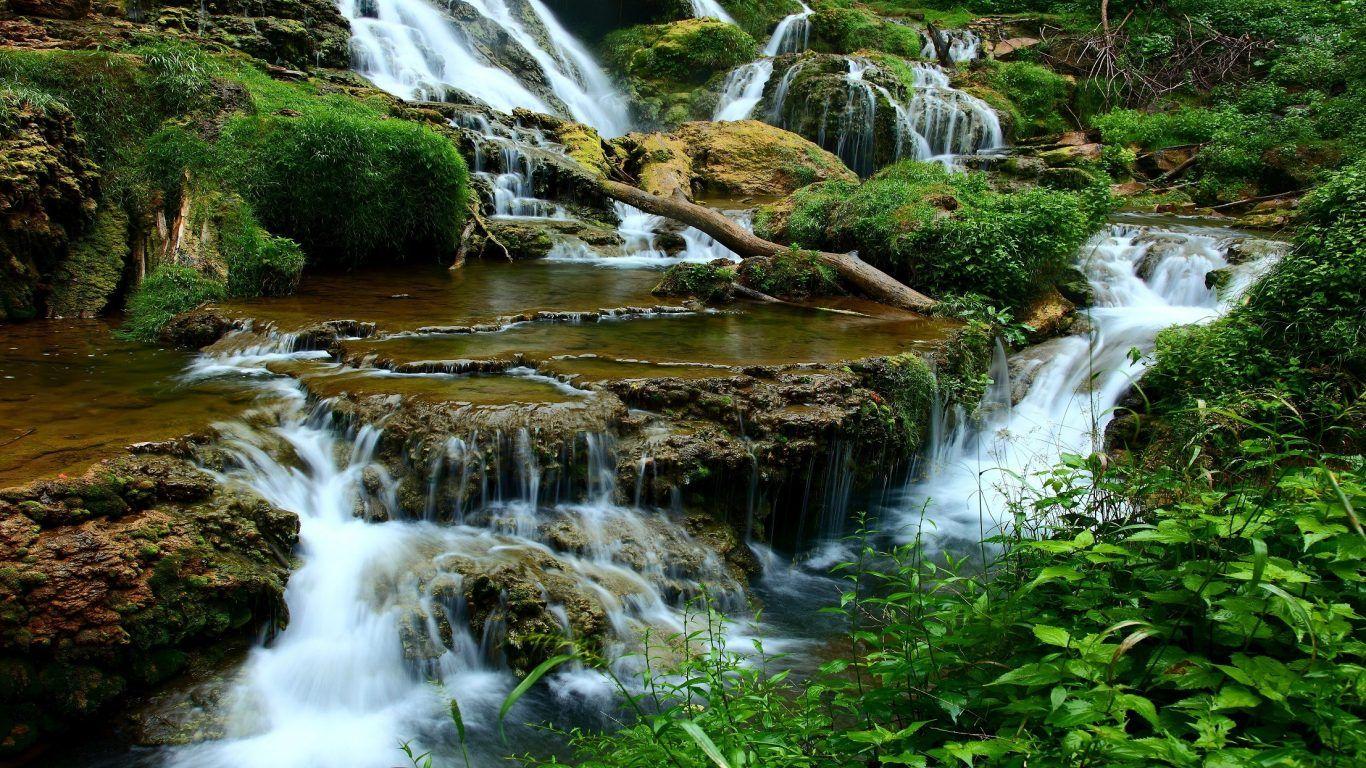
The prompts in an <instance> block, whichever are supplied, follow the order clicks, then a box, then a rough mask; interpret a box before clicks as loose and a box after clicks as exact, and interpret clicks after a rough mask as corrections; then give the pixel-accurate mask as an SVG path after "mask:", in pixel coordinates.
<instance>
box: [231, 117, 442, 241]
mask: <svg viewBox="0 0 1366 768" xmlns="http://www.w3.org/2000/svg"><path fill="white" fill-rule="evenodd" d="M219 151H220V152H221V153H222V154H221V157H222V158H223V163H224V172H225V173H226V174H227V176H228V178H229V179H230V180H231V181H234V182H235V186H237V187H238V188H240V189H241V190H242V192H243V195H244V196H245V197H246V198H247V200H248V201H249V202H250V203H251V204H252V208H253V209H254V210H255V211H256V214H257V215H258V216H259V217H260V218H261V220H262V222H263V223H264V224H265V225H266V226H267V228H269V229H270V230H271V231H272V232H276V233H279V234H282V235H285V236H287V237H290V238H292V239H294V240H295V241H297V242H298V243H299V244H300V245H302V246H303V248H304V250H305V251H306V252H307V253H308V255H309V258H310V260H312V261H313V262H315V263H341V264H356V263H360V262H363V261H368V260H375V259H382V258H398V259H402V258H405V257H407V256H411V255H422V256H424V257H432V256H436V255H438V254H442V253H448V252H451V251H453V250H454V248H455V246H456V242H457V240H458V238H459V235H460V231H461V227H462V224H463V222H464V218H465V215H466V213H467V210H468V194H469V174H468V172H467V170H466V167H465V162H464V160H463V159H461V157H460V154H459V152H457V151H456V149H455V147H454V146H453V145H452V143H451V142H450V141H449V140H447V139H446V138H445V137H443V136H441V135H439V134H437V133H435V132H434V131H432V130H431V129H429V128H426V127H424V126H421V125H417V124H414V123H409V122H405V121H402V120H384V119H380V118H378V117H372V116H367V115H361V114H354V113H348V112H344V111H341V110H334V109H330V108H328V107H326V106H323V105H319V107H318V108H316V109H314V110H312V111H310V112H307V113H305V114H304V115H303V116H301V117H283V116H269V117H264V118H257V117H248V116H242V117H236V118H233V119H232V120H230V121H229V122H228V124H227V125H226V126H225V127H224V129H223V133H222V137H221V139H220V147H219Z"/></svg>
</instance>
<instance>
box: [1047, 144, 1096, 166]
mask: <svg viewBox="0 0 1366 768" xmlns="http://www.w3.org/2000/svg"><path fill="white" fill-rule="evenodd" d="M1101 149H1102V148H1101V145H1099V144H1096V143H1087V144H1070V145H1065V146H1062V147H1059V148H1057V149H1050V150H1048V151H1047V152H1044V153H1042V154H1041V155H1039V157H1040V158H1042V159H1043V161H1044V162H1045V163H1047V164H1048V165H1049V167H1052V168H1061V167H1066V166H1073V165H1077V164H1078V163H1099V162H1100V156H1101Z"/></svg>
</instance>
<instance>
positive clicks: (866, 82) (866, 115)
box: [768, 56, 1005, 178]
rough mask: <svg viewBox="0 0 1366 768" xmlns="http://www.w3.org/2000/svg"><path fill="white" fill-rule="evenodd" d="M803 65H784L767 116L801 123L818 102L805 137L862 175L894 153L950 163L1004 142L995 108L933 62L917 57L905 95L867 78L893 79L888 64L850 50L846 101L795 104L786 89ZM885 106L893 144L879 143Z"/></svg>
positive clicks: (783, 124) (789, 125) (782, 123)
mask: <svg viewBox="0 0 1366 768" xmlns="http://www.w3.org/2000/svg"><path fill="white" fill-rule="evenodd" d="M804 70H805V62H802V61H798V62H796V63H795V64H793V65H792V66H791V67H790V68H789V69H788V71H787V72H786V73H784V75H783V78H782V79H781V80H780V81H779V82H778V86H777V87H776V88H775V90H774V93H773V106H772V109H771V111H770V112H769V115H768V121H769V122H771V123H773V124H775V125H777V126H779V127H780V128H786V129H788V130H794V129H797V128H800V127H801V126H800V125H798V124H797V123H799V122H800V121H801V118H802V117H803V116H804V115H807V114H809V112H808V110H811V109H819V110H820V113H819V114H820V119H819V121H818V123H817V126H816V135H815V136H808V138H811V139H812V140H813V141H815V142H816V143H817V144H820V145H821V146H822V147H825V148H826V149H828V150H830V151H831V152H834V153H835V154H836V155H839V157H840V159H841V160H843V161H844V163H845V165H847V166H849V168H850V169H851V170H853V171H854V172H855V173H858V174H859V175H860V176H863V177H865V178H866V177H868V176H871V175H872V174H873V172H874V171H876V170H877V169H878V168H879V167H880V166H881V165H883V164H885V163H886V162H889V161H891V162H894V161H896V160H902V159H913V160H931V161H938V162H943V163H945V164H948V165H952V164H953V162H954V159H955V158H956V157H957V156H960V155H972V154H979V153H983V152H990V151H992V150H995V149H999V148H1001V147H1003V146H1005V134H1004V132H1003V131H1002V129H1001V121H1000V118H999V117H998V116H997V114H996V112H995V111H994V110H992V109H991V107H990V106H988V105H987V103H986V102H984V101H982V100H981V99H978V98H977V97H975V96H972V95H971V94H968V93H965V92H963V91H960V90H958V89H956V88H954V87H953V86H952V85H951V84H950V82H949V76H948V73H946V72H944V70H942V69H940V68H939V67H938V66H936V65H933V64H927V63H916V64H914V65H912V67H911V74H912V81H911V82H910V83H905V84H904V85H905V90H906V93H907V96H906V97H904V98H903V97H899V96H898V95H897V94H896V93H893V92H892V90H891V89H889V88H888V87H886V86H884V85H881V84H879V82H877V81H876V80H874V79H870V76H874V77H876V79H877V80H881V81H887V80H890V79H892V78H891V76H890V75H889V74H888V73H887V72H885V71H883V70H882V69H881V68H879V67H878V66H877V65H876V64H874V63H873V62H872V61H870V60H868V59H865V58H862V57H857V56H855V57H849V58H848V59H847V61H846V71H845V73H844V76H843V81H844V82H843V85H844V98H845V102H844V104H843V105H837V104H835V103H833V101H831V100H827V101H826V102H825V103H824V104H819V105H817V104H802V105H797V106H795V108H792V109H790V108H789V106H790V105H789V104H788V92H789V89H790V88H791V85H792V83H793V82H794V81H795V79H796V78H797V77H799V76H800V75H801V74H802V72H803V71H804ZM883 105H885V107H884V106H883ZM883 108H885V109H889V110H890V111H891V117H890V119H891V124H892V127H893V135H892V140H893V146H890V147H888V146H885V145H884V144H883V143H882V141H881V137H880V136H879V133H878V120H879V111H880V109H883Z"/></svg>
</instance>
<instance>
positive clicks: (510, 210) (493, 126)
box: [454, 112, 569, 219]
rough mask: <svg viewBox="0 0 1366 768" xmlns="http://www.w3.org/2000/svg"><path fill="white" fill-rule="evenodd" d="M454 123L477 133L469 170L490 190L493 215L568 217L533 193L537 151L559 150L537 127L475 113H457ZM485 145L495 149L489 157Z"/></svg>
mask: <svg viewBox="0 0 1366 768" xmlns="http://www.w3.org/2000/svg"><path fill="white" fill-rule="evenodd" d="M454 124H455V125H457V126H459V127H461V128H466V129H468V130H470V131H472V132H473V133H475V134H476V135H478V136H479V138H480V140H476V141H475V142H474V158H473V162H472V163H471V165H472V166H473V167H472V168H471V171H472V172H473V173H474V175H475V177H476V178H479V179H482V180H483V181H484V182H485V183H486V184H487V185H488V188H489V189H490V190H491V197H492V199H491V200H490V204H491V207H492V212H493V215H494V216H502V217H519V218H550V219H567V218H569V214H568V213H566V212H565V210H564V208H562V207H561V206H559V205H556V204H555V203H552V202H550V201H549V200H544V199H541V198H538V197H537V196H536V173H537V171H539V170H540V169H541V166H542V161H541V160H540V159H539V158H538V157H537V153H538V151H539V152H558V151H560V149H559V147H557V146H555V145H553V144H551V143H550V142H549V141H547V140H546V138H545V135H544V133H543V132H542V131H541V130H539V129H536V128H525V127H522V126H509V125H506V124H504V123H494V122H492V121H490V120H489V119H488V118H486V117H484V116H483V115H480V114H478V113H474V112H469V113H463V114H461V115H458V116H457V117H456V118H455V120H454ZM486 145H492V146H493V147H494V148H496V150H497V151H496V152H495V153H493V156H492V157H490V156H489V152H488V150H487V149H486Z"/></svg>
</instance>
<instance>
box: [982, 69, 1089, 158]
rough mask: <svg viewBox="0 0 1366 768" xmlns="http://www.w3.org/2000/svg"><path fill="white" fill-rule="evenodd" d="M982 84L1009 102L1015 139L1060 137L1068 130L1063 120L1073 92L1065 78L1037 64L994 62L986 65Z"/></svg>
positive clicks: (1066, 123)
mask: <svg viewBox="0 0 1366 768" xmlns="http://www.w3.org/2000/svg"><path fill="white" fill-rule="evenodd" d="M985 80H986V84H987V86H988V87H989V88H991V89H992V90H993V91H995V92H996V93H999V94H1001V96H1002V97H1003V98H1004V99H1005V100H1006V101H1007V102H1009V104H1010V109H1011V112H1012V116H1013V117H1014V120H1013V122H1014V128H1015V136H1016V138H1021V139H1024V138H1033V137H1036V136H1045V135H1048V134H1055V133H1062V132H1063V131H1066V130H1067V129H1068V128H1069V127H1070V125H1069V123H1068V121H1067V120H1066V118H1065V117H1064V116H1063V111H1064V109H1066V107H1067V103H1068V100H1069V98H1070V95H1071V90H1072V84H1071V82H1070V81H1069V80H1068V79H1067V78H1066V77H1063V76H1062V75H1059V74H1057V73H1056V72H1053V71H1052V70H1050V69H1047V68H1045V67H1042V66H1039V65H1038V64H1031V63H1028V62H1023V61H995V62H990V63H989V64H988V66H987V69H986V70H985ZM989 103H990V102H989ZM992 107H993V108H997V109H999V107H998V106H997V105H996V104H992Z"/></svg>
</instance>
